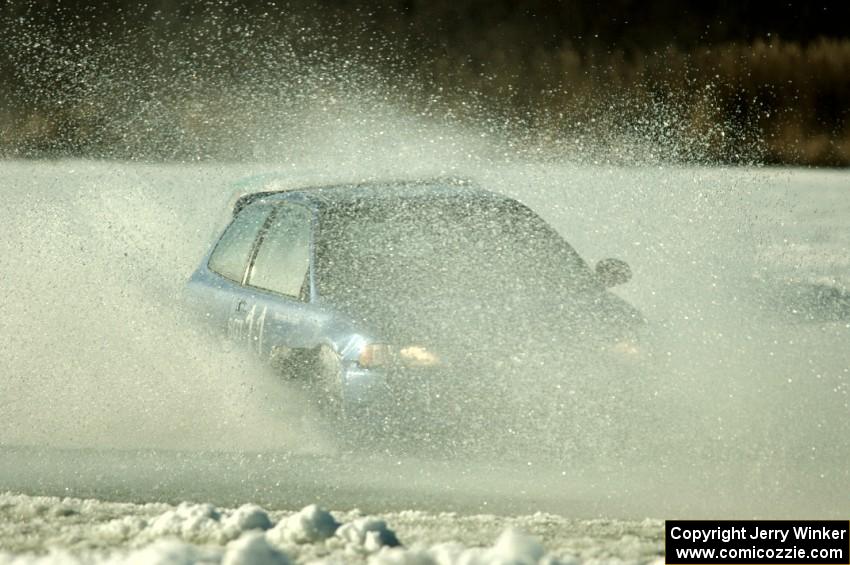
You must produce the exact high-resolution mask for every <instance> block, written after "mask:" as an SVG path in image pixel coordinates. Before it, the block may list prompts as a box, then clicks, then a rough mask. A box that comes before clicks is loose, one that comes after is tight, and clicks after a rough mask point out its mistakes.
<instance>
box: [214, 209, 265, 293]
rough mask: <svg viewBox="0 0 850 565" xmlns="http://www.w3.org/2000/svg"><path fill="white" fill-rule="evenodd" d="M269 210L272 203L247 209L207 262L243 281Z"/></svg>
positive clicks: (216, 270) (223, 272) (238, 280)
mask: <svg viewBox="0 0 850 565" xmlns="http://www.w3.org/2000/svg"><path fill="white" fill-rule="evenodd" d="M270 211H271V207H270V206H258V205H255V206H248V207H247V208H244V209H243V210H242V211H241V212H240V213H239V215H237V216H236V218H234V219H233V221H232V222H231V223H230V225H229V226H228V227H227V229H226V230H225V231H224V233H223V234H222V236H221V239H219V240H218V243H217V244H216V246H215V250H213V252H212V255H210V260H209V263H207V266H208V267H209V268H210V270H212V271H215V272H216V273H218V274H220V275H221V276H223V277H226V278H228V279H230V280H232V281H234V282H237V283H240V284H241V283H242V279H243V278H244V276H245V270H246V269H247V267H248V261H249V260H250V257H251V249H252V248H253V247H254V241H256V239H257V235H258V234H259V233H260V229H261V228H262V227H263V224H264V223H265V221H266V218H267V217H268V215H269V212H270Z"/></svg>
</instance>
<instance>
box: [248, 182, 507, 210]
mask: <svg viewBox="0 0 850 565" xmlns="http://www.w3.org/2000/svg"><path fill="white" fill-rule="evenodd" d="M287 181H289V179H288V178H286V177H284V176H282V175H262V176H258V177H251V178H249V179H245V180H244V181H242V182H241V183H239V184H238V185H237V188H238V189H239V190H240V191H242V192H247V194H244V195H243V196H241V197H240V198H239V199H238V200H237V201H236V204H235V205H234V207H233V213H234V214H237V213H238V212H239V211H240V210H241V209H242V208H244V207H245V206H247V205H248V204H251V203H253V202H256V201H258V200H263V201H266V202H268V201H274V200H302V201H305V200H306V201H308V202H310V203H311V204H313V205H314V206H316V207H318V208H323V207H335V206H338V205H347V204H354V203H363V202H364V201H372V202H375V203H376V204H382V203H383V204H391V203H392V202H395V201H398V200H399V199H425V198H438V199H448V200H455V199H457V200H465V201H490V202H505V203H508V202H510V203H516V201H515V200H513V199H512V198H509V197H507V196H503V195H500V194H497V193H495V192H491V191H489V190H484V189H483V188H481V187H479V186H478V185H477V184H476V183H475V182H474V181H472V180H470V179H466V178H458V177H437V178H428V179H399V180H380V181H366V182H354V183H341V184H329V185H319V186H308V187H297V188H284V187H285V186H286V183H287Z"/></svg>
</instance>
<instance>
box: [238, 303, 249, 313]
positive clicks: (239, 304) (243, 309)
mask: <svg viewBox="0 0 850 565" xmlns="http://www.w3.org/2000/svg"><path fill="white" fill-rule="evenodd" d="M246 304H247V303H246V302H245V301H244V300H240V301H239V302H237V303H236V311H237V312H244V311H245V305H246Z"/></svg>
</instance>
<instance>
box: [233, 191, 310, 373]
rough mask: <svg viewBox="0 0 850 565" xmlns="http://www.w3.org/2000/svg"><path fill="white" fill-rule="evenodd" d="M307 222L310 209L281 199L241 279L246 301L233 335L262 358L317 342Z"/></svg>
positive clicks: (307, 347)
mask: <svg viewBox="0 0 850 565" xmlns="http://www.w3.org/2000/svg"><path fill="white" fill-rule="evenodd" d="M312 220H313V213H312V210H310V209H309V208H307V207H305V206H302V205H300V204H296V203H292V202H286V201H284V202H282V203H280V204H278V205H277V206H276V207H275V211H274V212H273V213H272V215H271V216H270V217H269V219H268V220H267V222H266V224H267V225H266V227H264V229H263V230H262V232H261V233H260V236H259V238H258V242H257V246H256V249H255V252H254V254H253V256H252V258H251V261H250V264H249V266H248V271H247V273H246V277H245V288H246V289H247V290H249V291H250V299H249V300H248V301H246V304H244V306H243V308H244V310H243V311H242V312H241V313H237V315H236V316H235V319H236V320H239V323H240V333H239V336H238V337H239V338H240V339H242V340H247V341H248V342H249V343H250V345H251V347H252V348H253V349H255V350H256V351H257V353H259V354H260V355H262V356H268V357H280V356H285V355H287V354H289V353H290V352H291V351H293V350H307V349H312V348H314V347H316V346H317V345H318V344H319V342H320V330H319V328H320V321H321V318H322V316H321V313H320V312H319V311H318V310H317V308H316V306H315V305H314V304H312V303H311V297H312V285H311V277H310V266H311V262H312V261H311V257H312V253H313V242H312V239H313V235H312V224H313V221H312Z"/></svg>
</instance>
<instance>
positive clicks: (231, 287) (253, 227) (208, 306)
mask: <svg viewBox="0 0 850 565" xmlns="http://www.w3.org/2000/svg"><path fill="white" fill-rule="evenodd" d="M272 211H273V207H272V206H270V205H261V204H254V205H252V206H248V207H246V208H244V209H243V210H242V211H240V212H239V214H237V215H236V217H234V218H233V220H232V221H231V223H230V225H228V227H227V228H226V229H225V230H224V233H222V235H221V237H220V238H219V240H218V242H217V243H216V245H215V247H214V248H213V250H212V251H211V253H210V254H209V256H208V257H207V258H206V260H205V262H204V263H203V264H202V265H201V267H200V268H199V269H198V270H197V271H196V272H195V273H194V274H193V275H192V278H191V279H190V280H189V284H188V285H187V290H188V293H189V295H188V296H187V298H188V300H189V301H190V305H193V306H195V308H196V309H197V310H198V311H199V313H200V314H202V315H203V316H204V318H206V320H207V321H208V322H210V323H211V324H212V325H213V326H214V327H216V328H219V329H220V330H221V331H224V332H226V333H228V334H231V333H232V331H233V328H232V322H233V319H234V313H240V314H242V313H244V310H245V309H246V306H247V303H248V300H249V298H250V296H249V293H248V292H246V290H245V289H244V287H243V283H244V281H245V275H246V274H247V270H248V264H249V262H250V261H251V258H252V256H253V253H254V250H255V247H256V242H257V239H258V238H259V237H260V233H261V232H262V230H263V227H264V226H266V223H267V220H268V219H269V215H270V213H271V212H272Z"/></svg>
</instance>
